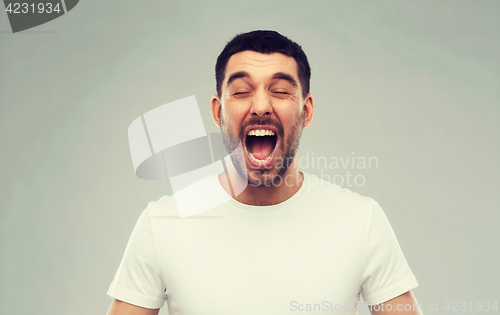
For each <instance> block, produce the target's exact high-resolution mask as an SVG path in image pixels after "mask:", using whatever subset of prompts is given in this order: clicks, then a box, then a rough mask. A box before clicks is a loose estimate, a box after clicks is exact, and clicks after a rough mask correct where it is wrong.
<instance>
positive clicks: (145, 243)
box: [107, 209, 165, 309]
mask: <svg viewBox="0 0 500 315" xmlns="http://www.w3.org/2000/svg"><path fill="white" fill-rule="evenodd" d="M164 292H165V285H164V282H163V280H162V276H161V271H160V265H159V260H158V255H157V252H156V240H155V235H154V230H153V227H152V225H151V221H150V218H149V216H148V213H147V209H146V210H144V211H143V213H142V214H141V216H140V217H139V220H138V221H137V223H136V225H135V227H134V230H133V231H132V234H131V236H130V239H129V241H128V244H127V247H126V249H125V253H124V255H123V258H122V261H121V263H120V266H119V267H118V270H117V272H116V274H115V277H114V279H113V282H112V283H111V285H110V286H109V290H108V292H107V294H108V295H109V296H111V297H113V298H115V299H118V300H121V301H124V302H127V303H129V304H133V305H137V306H140V307H144V308H150V309H156V308H160V307H162V306H163V304H164V302H165V295H164Z"/></svg>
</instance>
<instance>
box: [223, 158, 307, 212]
mask: <svg viewBox="0 0 500 315" xmlns="http://www.w3.org/2000/svg"><path fill="white" fill-rule="evenodd" d="M303 181H304V175H303V174H302V173H301V172H299V171H298V170H297V165H296V163H295V161H294V162H293V163H292V164H291V165H290V167H289V168H288V169H287V171H286V172H285V174H284V175H283V176H282V179H281V180H280V181H278V182H275V183H274V184H272V185H269V186H260V187H255V186H252V185H250V184H248V183H247V181H246V179H243V178H242V177H241V176H240V175H239V174H238V172H237V171H236V170H235V169H231V168H228V171H227V172H223V173H220V174H219V182H220V183H221V185H222V187H223V188H224V190H226V192H227V193H228V194H230V195H231V196H232V197H233V199H235V200H236V201H239V202H241V203H244V204H247V205H252V206H271V205H275V204H278V203H281V202H283V201H285V200H287V199H289V198H290V197H292V196H293V195H295V193H297V191H298V190H299V189H300V187H301V186H302V182H303ZM245 186H246V187H245ZM238 187H241V188H240V189H238ZM242 189H243V190H242ZM241 190H242V191H241ZM238 192H240V193H238Z"/></svg>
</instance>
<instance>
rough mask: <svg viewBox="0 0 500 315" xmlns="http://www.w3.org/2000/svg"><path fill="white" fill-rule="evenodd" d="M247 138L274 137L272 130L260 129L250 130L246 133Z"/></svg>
mask: <svg viewBox="0 0 500 315" xmlns="http://www.w3.org/2000/svg"><path fill="white" fill-rule="evenodd" d="M247 135H249V136H258V137H260V136H274V131H272V130H268V129H261V130H257V129H253V130H250V131H249V132H248V134H247Z"/></svg>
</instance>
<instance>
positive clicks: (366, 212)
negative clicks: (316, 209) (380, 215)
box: [304, 173, 378, 218]
mask: <svg viewBox="0 0 500 315" xmlns="http://www.w3.org/2000/svg"><path fill="white" fill-rule="evenodd" d="M304 176H306V180H305V181H304V185H306V186H305V187H304V188H305V190H306V192H307V195H308V198H307V199H308V201H309V202H313V203H314V204H316V205H318V206H322V207H325V208H327V209H328V211H334V212H337V213H343V214H346V215H349V216H355V217H358V216H362V217H365V218H369V217H371V215H372V213H373V209H374V208H375V207H376V206H378V204H377V202H376V201H375V200H373V199H372V198H371V197H367V196H363V195H360V194H359V193H357V192H353V191H352V190H350V189H348V188H343V187H340V186H338V185H335V184H333V183H330V182H328V181H325V180H322V179H321V178H318V177H317V176H315V175H312V174H306V173H304Z"/></svg>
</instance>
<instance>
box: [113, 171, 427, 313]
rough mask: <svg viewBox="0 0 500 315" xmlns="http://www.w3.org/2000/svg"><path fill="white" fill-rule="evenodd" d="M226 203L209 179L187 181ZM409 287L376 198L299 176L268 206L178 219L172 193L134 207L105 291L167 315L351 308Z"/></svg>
mask: <svg viewBox="0 0 500 315" xmlns="http://www.w3.org/2000/svg"><path fill="white" fill-rule="evenodd" d="M197 185H202V186H201V187H203V188H204V189H208V190H209V191H211V195H212V196H213V197H214V198H222V199H225V200H227V193H226V191H225V190H224V189H223V188H222V186H221V185H220V183H219V181H218V178H217V176H213V177H207V178H206V179H204V180H202V181H200V182H198V183H197ZM417 286H418V282H417V280H416V278H415V276H414V275H413V273H412V272H411V270H410V268H409V267H408V264H407V262H406V260H405V258H404V256H403V253H402V251H401V248H400V246H399V244H398V241H397V240H396V236H395V235H394V232H393V230H392V228H391V226H390V224H389V221H388V220H387V218H386V216H385V214H384V212H383V211H382V209H381V208H380V206H379V205H378V203H377V202H375V201H374V200H373V199H371V198H368V197H363V196H360V195H358V194H357V193H353V192H351V191H350V190H348V189H342V188H340V187H338V186H335V185H333V184H329V183H328V182H325V181H322V180H320V179H318V178H317V177H316V176H313V175H309V174H307V173H304V182H303V184H302V186H301V188H300V189H299V191H298V192H297V193H296V194H295V195H293V196H292V197H291V198H289V199H288V200H286V201H284V202H282V203H279V204H277V205H273V206H250V205H245V204H242V203H239V202H237V201H236V200H234V199H231V200H230V201H228V202H225V203H224V204H222V205H221V206H218V207H216V208H213V209H211V210H208V211H205V212H203V213H200V214H198V215H194V216H190V217H187V218H183V219H181V218H180V217H179V213H178V210H177V208H176V202H175V198H173V197H168V196H165V197H162V198H161V199H159V200H158V201H156V202H151V203H149V204H148V207H147V208H146V209H145V210H144V212H143V213H142V214H141V216H140V218H139V220H138V222H137V224H136V226H135V228H134V230H133V232H132V235H131V237H130V240H129V243H128V245H127V248H126V250H125V254H124V256H123V259H122V261H121V264H120V266H119V268H118V271H117V272H116V275H115V278H114V280H113V282H112V283H111V285H110V287H109V290H108V295H110V296H111V297H113V298H116V299H119V300H122V301H125V302H127V303H130V304H134V305H138V306H141V307H145V308H153V309H154V308H160V307H162V306H163V304H164V301H165V300H167V304H168V309H169V313H170V315H178V314H183V315H184V314H187V315H195V314H203V315H211V314H214V315H224V314H228V315H234V314H238V315H244V314H252V315H255V314H260V315H264V314H270V315H279V314H296V313H297V312H300V311H307V313H308V314H309V313H314V311H316V312H317V313H321V314H356V311H355V310H354V308H353V305H356V302H357V301H358V300H359V301H360V303H361V300H360V296H362V297H363V298H364V300H365V301H366V302H368V304H379V303H382V302H385V301H387V300H390V299H392V298H394V297H396V296H398V295H400V294H402V293H404V292H406V291H408V290H411V289H413V288H415V287H417Z"/></svg>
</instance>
